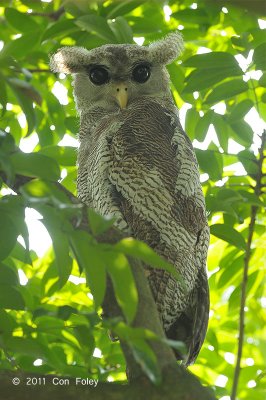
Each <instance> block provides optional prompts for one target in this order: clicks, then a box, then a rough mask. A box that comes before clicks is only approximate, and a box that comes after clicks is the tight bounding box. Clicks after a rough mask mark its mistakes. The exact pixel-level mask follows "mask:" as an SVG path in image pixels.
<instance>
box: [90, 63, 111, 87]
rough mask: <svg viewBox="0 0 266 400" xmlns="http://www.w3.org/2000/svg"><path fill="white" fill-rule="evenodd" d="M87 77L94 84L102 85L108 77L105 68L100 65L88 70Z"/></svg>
mask: <svg viewBox="0 0 266 400" xmlns="http://www.w3.org/2000/svg"><path fill="white" fill-rule="evenodd" d="M89 77H90V80H91V81H92V83H94V84H95V85H104V84H105V83H107V82H108V81H109V79H110V77H109V73H108V71H107V69H106V68H104V67H101V66H96V67H93V68H91V69H90V71H89Z"/></svg>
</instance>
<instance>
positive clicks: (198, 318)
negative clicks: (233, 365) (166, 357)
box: [185, 269, 210, 365]
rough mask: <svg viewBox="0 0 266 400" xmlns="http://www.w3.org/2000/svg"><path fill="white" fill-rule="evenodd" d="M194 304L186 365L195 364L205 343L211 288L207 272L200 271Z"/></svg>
mask: <svg viewBox="0 0 266 400" xmlns="http://www.w3.org/2000/svg"><path fill="white" fill-rule="evenodd" d="M193 297H194V298H193V300H192V303H194V304H195V307H194V310H193V312H192V321H193V323H192V325H191V327H192V330H191V335H190V337H191V341H190V343H189V344H188V347H189V353H188V356H187V359H186V361H185V364H186V365H190V364H193V363H194V362H195V360H196V358H197V356H198V353H199V351H200V349H201V346H202V344H203V342H204V339H205V335H206V331H207V327H208V320H209V308H210V300H209V286H208V279H207V275H206V272H205V270H203V269H201V270H200V271H199V276H198V282H197V287H196V289H195V292H194V293H193Z"/></svg>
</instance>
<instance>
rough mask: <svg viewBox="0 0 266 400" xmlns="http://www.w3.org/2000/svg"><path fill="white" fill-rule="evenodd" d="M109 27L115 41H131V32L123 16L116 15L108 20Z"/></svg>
mask: <svg viewBox="0 0 266 400" xmlns="http://www.w3.org/2000/svg"><path fill="white" fill-rule="evenodd" d="M109 27H110V28H111V30H112V32H113V33H114V35H115V37H116V39H117V43H132V42H133V32H132V29H131V27H130V25H129V24H128V22H127V20H126V19H125V18H123V17H117V18H116V19H115V20H114V21H113V20H112V21H110V22H109Z"/></svg>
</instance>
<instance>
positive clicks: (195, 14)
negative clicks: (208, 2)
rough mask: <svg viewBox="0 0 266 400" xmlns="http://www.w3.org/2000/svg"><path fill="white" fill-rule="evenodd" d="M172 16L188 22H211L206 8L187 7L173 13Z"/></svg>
mask: <svg viewBox="0 0 266 400" xmlns="http://www.w3.org/2000/svg"><path fill="white" fill-rule="evenodd" d="M171 17H172V18H175V19H177V21H180V20H181V21H182V22H185V23H188V24H203V25H204V24H209V15H208V13H207V12H206V10H205V9H204V8H196V9H192V8H185V9H183V10H180V11H177V12H175V13H173V14H172V15H171Z"/></svg>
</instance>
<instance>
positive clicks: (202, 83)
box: [183, 68, 242, 93]
mask: <svg viewBox="0 0 266 400" xmlns="http://www.w3.org/2000/svg"><path fill="white" fill-rule="evenodd" d="M239 75H242V71H241V70H240V71H239V70H237V69H231V68H224V69H219V68H212V69H209V70H208V73H207V72H206V71H205V70H201V69H197V70H194V71H192V72H191V73H190V75H188V76H187V77H186V79H185V80H186V82H187V84H186V86H185V88H184V90H183V93H191V92H195V91H200V90H203V89H207V88H210V87H212V86H213V85H215V84H216V83H219V82H221V81H223V80H224V79H225V78H229V77H231V76H239Z"/></svg>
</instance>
